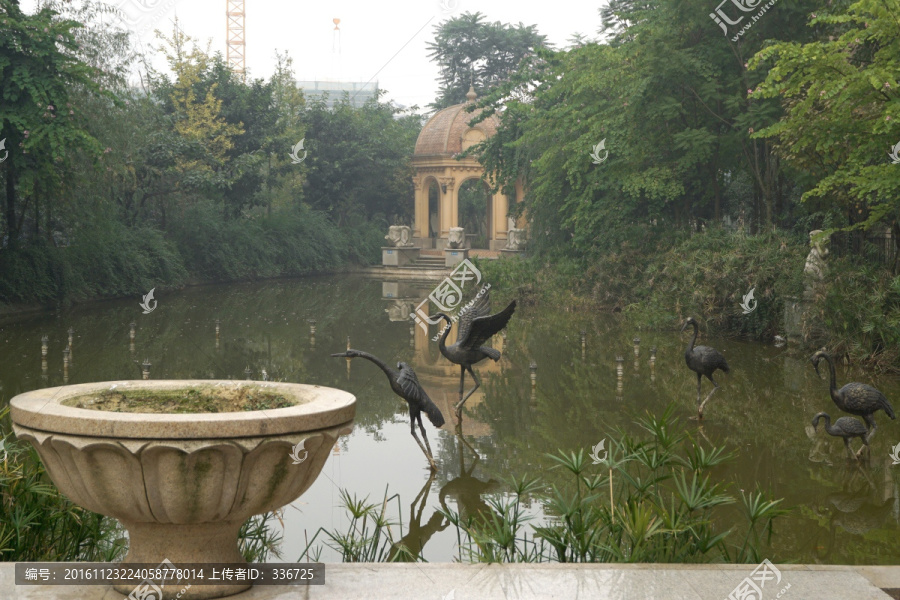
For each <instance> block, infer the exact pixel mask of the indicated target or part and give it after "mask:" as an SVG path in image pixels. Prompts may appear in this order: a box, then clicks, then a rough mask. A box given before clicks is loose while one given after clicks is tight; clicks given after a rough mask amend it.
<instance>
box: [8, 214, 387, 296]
mask: <svg viewBox="0 0 900 600" xmlns="http://www.w3.org/2000/svg"><path fill="white" fill-rule="evenodd" d="M220 212H221V211H220V210H219V209H217V208H216V207H215V206H214V205H212V204H207V203H202V202H198V203H196V204H192V205H190V206H187V207H185V208H184V209H183V211H182V212H181V213H179V214H178V215H177V218H176V219H173V223H171V224H170V226H169V230H168V231H167V232H165V233H164V232H162V231H160V230H158V229H155V228H153V227H149V226H140V227H126V226H124V225H122V224H121V223H119V222H117V221H115V220H113V219H111V218H103V217H97V218H95V219H91V220H90V223H89V224H88V225H85V226H84V227H82V228H81V229H79V230H77V233H75V234H73V236H72V238H71V239H70V240H67V245H59V246H57V245H54V244H52V243H50V242H48V241H46V240H43V239H38V240H30V241H23V242H22V243H21V245H19V246H18V247H16V248H4V249H0V307H2V305H4V304H41V305H48V306H53V305H58V304H68V303H71V302H78V301H84V300H90V299H94V298H102V297H121V296H127V295H140V294H146V293H147V292H148V291H149V290H150V289H152V288H157V289H165V288H175V287H180V286H183V285H185V284H186V283H189V282H227V281H244V280H254V279H265V278H274V277H289V276H299V275H306V274H310V273H317V272H323V271H330V270H336V269H339V268H341V267H342V266H344V265H347V264H351V263H352V264H371V263H372V262H374V261H376V260H377V259H378V257H379V256H380V247H381V244H382V243H383V242H384V239H383V238H384V233H383V231H382V230H383V229H385V227H384V226H382V224H380V223H377V222H362V221H361V222H358V223H352V224H350V225H348V226H346V227H344V228H342V229H338V228H337V226H335V225H334V224H333V223H332V222H331V221H330V220H329V219H328V217H327V216H326V215H325V214H324V213H321V212H319V211H315V210H312V209H309V208H305V207H302V208H297V209H284V210H279V211H274V212H273V214H272V216H271V217H269V216H265V215H264V214H255V215H250V216H247V217H242V218H236V219H223V218H222V217H221V215H220Z"/></svg>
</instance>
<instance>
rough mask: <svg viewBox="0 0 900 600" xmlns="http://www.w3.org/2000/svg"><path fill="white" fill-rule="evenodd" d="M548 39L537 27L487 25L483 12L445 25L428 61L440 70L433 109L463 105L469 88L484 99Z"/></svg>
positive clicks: (438, 32) (430, 46)
mask: <svg viewBox="0 0 900 600" xmlns="http://www.w3.org/2000/svg"><path fill="white" fill-rule="evenodd" d="M546 39H547V38H546V36H543V35H540V34H539V33H538V32H537V27H536V26H535V25H529V26H528V27H526V26H525V25H523V24H522V23H519V24H518V25H510V24H508V23H500V22H499V21H495V22H493V23H488V22H485V21H484V15H483V14H481V13H480V12H476V13H469V12H466V13H463V14H462V15H460V16H458V17H453V18H452V19H449V20H447V21H444V22H443V23H441V24H440V25H438V26H437V27H435V36H434V41H433V42H429V43H428V49H429V50H430V51H431V53H430V54H429V58H431V59H432V60H434V61H435V62H436V63H437V65H438V67H439V68H440V70H441V76H440V86H441V87H440V90H439V91H438V96H437V99H436V100H435V101H434V102H433V103H432V104H431V108H434V109H438V110H440V109H442V108H447V107H448V106H453V105H454V104H462V103H463V102H465V101H466V92H468V91H469V86H470V85H471V86H473V87H474V88H475V92H476V93H477V94H479V95H484V94H485V93H486V92H487V91H489V90H491V89H493V88H495V87H497V86H498V85H500V84H501V83H503V82H505V81H507V80H509V79H510V77H511V76H512V74H513V73H514V72H515V70H516V69H517V68H518V67H519V64H520V63H521V61H522V59H523V58H525V57H526V56H528V55H529V54H531V53H533V52H534V51H535V50H536V49H537V48H541V47H543V46H544V43H545V40H546Z"/></svg>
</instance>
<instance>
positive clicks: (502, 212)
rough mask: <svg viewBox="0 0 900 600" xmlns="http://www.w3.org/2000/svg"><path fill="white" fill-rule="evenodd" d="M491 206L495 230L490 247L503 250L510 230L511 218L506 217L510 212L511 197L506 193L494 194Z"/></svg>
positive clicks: (492, 233)
mask: <svg viewBox="0 0 900 600" xmlns="http://www.w3.org/2000/svg"><path fill="white" fill-rule="evenodd" d="M491 206H492V208H493V219H492V222H493V224H494V227H493V230H494V231H492V232H491V242H490V248H491V250H502V249H503V248H505V247H506V240H507V237H506V236H507V234H508V232H509V223H508V222H509V219H507V218H506V213H507V212H509V198H507V197H506V194H494V195H493V196H492V197H491Z"/></svg>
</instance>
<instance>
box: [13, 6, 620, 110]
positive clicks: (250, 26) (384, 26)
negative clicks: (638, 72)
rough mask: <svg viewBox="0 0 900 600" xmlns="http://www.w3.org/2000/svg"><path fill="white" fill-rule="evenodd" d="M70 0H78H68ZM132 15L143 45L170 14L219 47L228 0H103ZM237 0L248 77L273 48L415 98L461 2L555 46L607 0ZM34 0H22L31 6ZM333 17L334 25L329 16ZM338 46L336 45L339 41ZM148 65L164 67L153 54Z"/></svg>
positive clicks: (302, 72) (424, 99)
mask: <svg viewBox="0 0 900 600" xmlns="http://www.w3.org/2000/svg"><path fill="white" fill-rule="evenodd" d="M75 1H76V2H78V0H75ZM106 1H107V3H108V4H112V5H113V6H117V7H119V8H120V9H121V10H122V11H123V13H124V14H125V15H126V18H128V19H129V20H130V24H129V25H128V28H129V29H131V30H132V31H136V32H139V34H140V35H139V38H140V40H141V45H142V46H143V47H144V48H145V49H146V48H148V47H149V46H150V45H152V44H153V41H154V37H153V34H152V31H150V30H151V29H153V28H158V29H162V30H163V31H164V32H166V33H167V34H169V33H170V32H171V30H172V26H173V20H174V18H175V17H176V15H177V18H178V20H179V22H180V25H181V29H182V30H183V31H184V32H185V33H186V34H188V35H189V36H191V37H193V38H196V39H197V40H198V41H200V42H201V47H205V45H206V43H207V41H209V42H210V50H211V51H212V52H216V51H219V52H221V53H222V55H223V56H225V54H226V46H225V33H226V17H225V12H226V0H106ZM441 1H442V0H415V1H414V0H397V1H393V2H375V1H371V0H370V1H361V0H328V1H321V0H317V1H310V0H296V1H283V0H245V2H244V11H245V13H246V17H245V34H244V40H245V42H246V47H247V51H246V64H247V71H248V73H249V75H250V76H251V77H262V78H266V79H267V78H268V77H269V76H270V75H271V74H272V71H273V69H274V64H275V51H276V49H277V50H279V51H281V52H283V51H285V50H287V51H288V52H289V54H290V56H291V57H292V58H293V59H294V72H295V75H296V78H297V79H298V80H315V79H319V80H341V81H362V82H365V81H369V80H375V81H378V84H379V87H380V88H382V89H384V90H387V92H388V94H387V96H386V99H388V100H393V101H395V102H396V103H398V104H400V105H403V106H412V105H418V106H419V107H421V108H423V109H424V108H425V106H426V105H427V104H428V103H430V102H432V101H433V100H434V98H435V95H436V93H437V90H438V84H437V77H438V69H437V66H436V65H435V64H434V63H432V62H431V61H430V60H429V59H428V50H427V48H426V44H427V43H428V42H429V41H432V40H433V39H434V29H435V26H436V25H437V24H438V23H440V22H441V21H442V20H444V19H446V18H448V17H452V16H454V15H459V14H462V13H463V12H481V13H482V14H484V15H485V17H486V20H487V21H500V22H502V23H512V24H518V23H522V24H524V25H526V26H527V25H537V29H538V31H539V32H540V33H542V34H544V35H546V36H547V39H548V41H549V42H550V43H551V44H553V45H555V46H556V47H564V46H567V45H568V44H569V39H570V38H571V37H572V35H573V34H575V33H576V32H577V33H581V34H583V35H585V36H586V37H589V38H595V37H597V32H598V30H599V29H600V25H601V22H600V15H599V9H600V7H601V6H603V5H604V4H605V0H596V1H595V2H585V1H584V0H555V1H554V2H522V1H520V0H517V1H513V0H443V2H444V3H445V5H444V6H442V5H441ZM37 3H38V2H37V0H23V1H22V2H21V6H22V8H23V9H24V10H25V11H26V12H29V13H30V12H33V11H34V9H35V6H36V5H37ZM334 18H339V19H340V25H339V27H340V30H339V31H335V30H334V27H335V25H334V23H333V21H332V20H333V19H334ZM338 49H339V50H340V52H337V50H338ZM152 64H153V66H154V67H155V68H157V69H160V70H163V69H165V66H166V65H165V62H164V61H163V60H162V59H161V57H160V56H159V55H158V54H157V56H156V59H155V60H153V61H152Z"/></svg>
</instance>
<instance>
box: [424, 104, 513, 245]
mask: <svg viewBox="0 0 900 600" xmlns="http://www.w3.org/2000/svg"><path fill="white" fill-rule="evenodd" d="M475 97H476V96H475V90H474V89H472V88H471V87H470V88H469V93H468V94H466V98H467V101H466V102H465V103H463V104H457V105H455V106H450V107H448V108H445V109H443V110H441V111H438V112H437V113H436V114H435V115H434V116H433V117H431V119H429V120H428V122H427V123H426V124H425V126H424V127H423V128H422V131H421V132H420V133H419V138H418V140H416V150H415V154H414V155H413V158H412V164H413V167H414V168H415V170H416V174H415V176H414V177H413V187H414V189H415V204H414V212H415V221H414V225H413V236H412V237H413V242H414V243H415V244H416V245H417V246H420V247H422V248H438V249H443V248H446V247H447V238H448V236H449V234H450V228H451V227H459V226H460V224H459V223H460V219H459V188H460V185H462V183H463V182H465V181H466V180H468V179H472V178H478V179H482V178H483V176H484V169H483V167H482V166H481V164H480V163H479V162H478V161H477V160H475V158H473V157H471V156H468V157H466V158H463V159H461V160H457V159H456V156H457V155H458V154H459V153H460V152H462V151H463V150H466V149H467V148H469V147H470V146H472V145H474V144H477V143H479V142H481V141H483V140H485V139H487V138H489V137H490V136H492V135H494V134H495V133H496V132H497V127H498V126H499V124H500V121H499V119H498V118H497V116H496V115H491V116H490V117H488V118H486V119H485V120H483V121H481V122H480V123H477V124H475V125H469V123H470V122H471V121H472V120H473V119H474V118H475V117H477V116H478V114H479V113H480V112H481V111H480V109H479V110H475V111H474V112H472V113H469V112H467V111H466V108H467V107H468V106H469V105H471V104H474V103H475ZM432 179H434V180H435V181H436V182H437V184H438V212H439V217H438V222H439V224H440V226H439V229H440V230H439V231H437V232H436V233H437V237H435V238H431V237H429V235H428V232H429V206H428V190H429V182H430V181H431V180H432ZM516 187H517V190H516V191H517V194H518V196H519V198H522V192H521V190H520V189H518V188H519V187H520V186H518V185H517V186H516ZM490 199H491V202H490V204H491V207H490V210H491V213H490V218H489V219H488V222H489V223H490V224H491V226H490V227H489V229H488V232H487V233H488V244H489V248H490V249H491V250H502V249H503V248H505V247H506V246H507V242H508V233H509V229H510V228H513V227H515V226H516V224H515V223H514V222H513V221H512V219H509V218H507V216H506V215H507V212H508V210H509V199H508V198H507V197H506V195H505V194H502V193H500V194H491V195H490ZM522 226H524V223H523V224H522Z"/></svg>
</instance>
